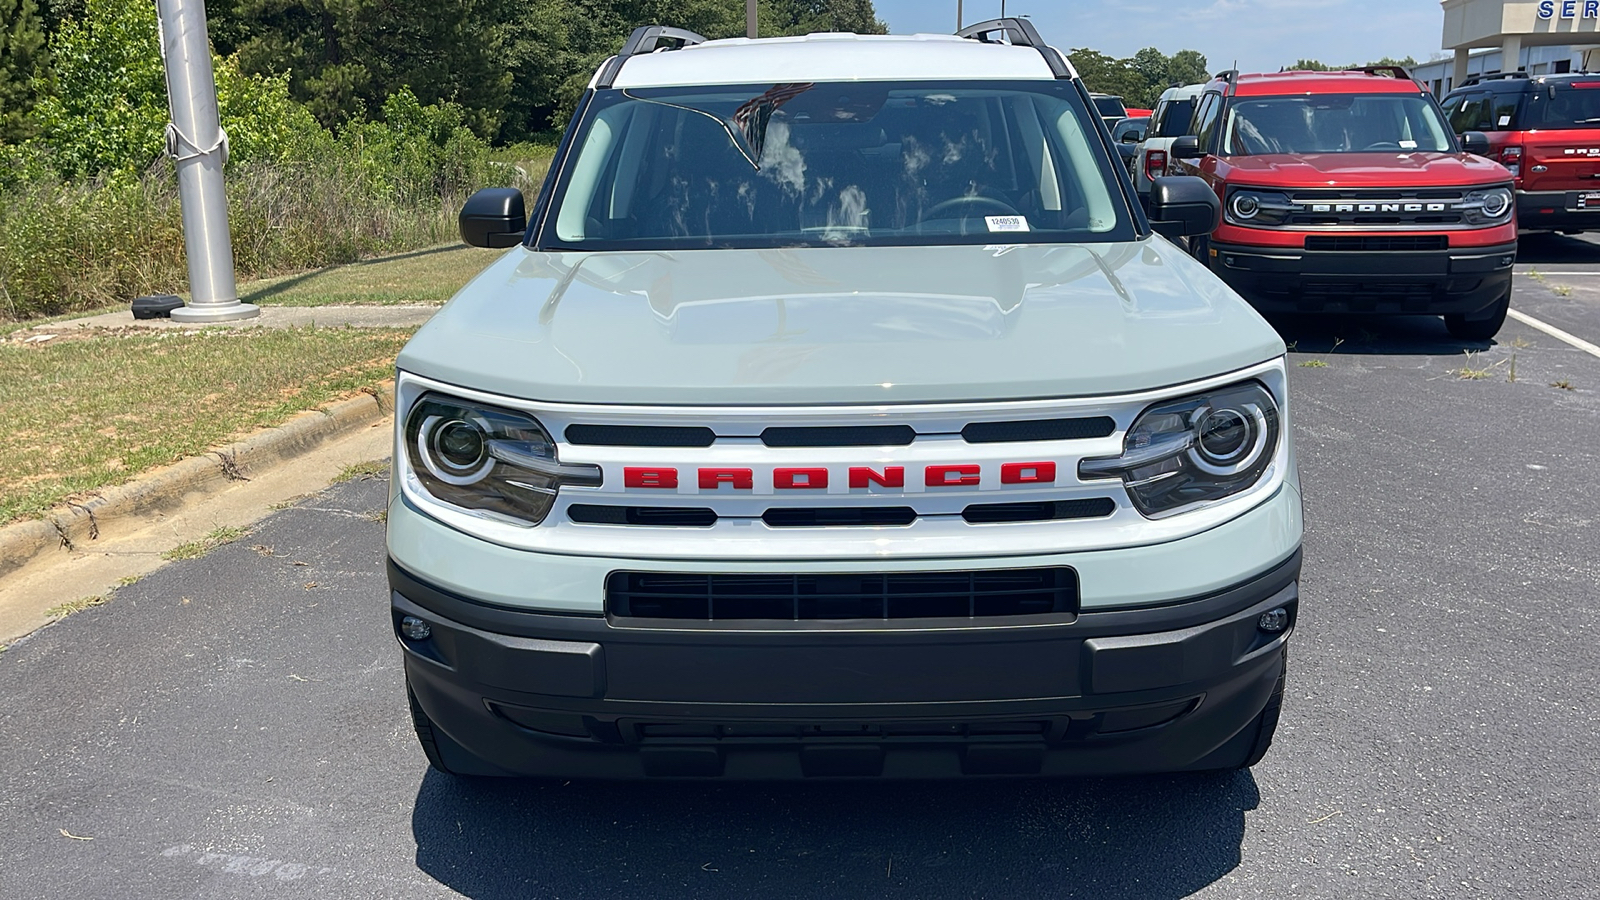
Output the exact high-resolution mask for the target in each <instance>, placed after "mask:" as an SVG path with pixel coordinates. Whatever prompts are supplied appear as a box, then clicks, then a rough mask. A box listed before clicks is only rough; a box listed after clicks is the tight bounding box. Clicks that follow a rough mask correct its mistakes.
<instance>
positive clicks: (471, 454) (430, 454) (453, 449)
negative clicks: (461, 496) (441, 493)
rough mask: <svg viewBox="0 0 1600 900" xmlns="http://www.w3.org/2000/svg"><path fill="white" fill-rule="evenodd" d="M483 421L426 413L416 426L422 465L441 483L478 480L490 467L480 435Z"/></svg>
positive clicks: (461, 483)
mask: <svg viewBox="0 0 1600 900" xmlns="http://www.w3.org/2000/svg"><path fill="white" fill-rule="evenodd" d="M484 430H485V423H479V422H469V421H467V420H466V419H457V418H447V417H445V416H428V417H426V418H424V419H423V420H422V427H421V428H419V429H417V449H418V450H419V451H421V452H420V453H419V454H418V456H419V457H420V458H421V460H422V464H423V465H424V466H425V467H426V468H427V470H428V471H429V472H430V473H431V474H432V475H433V477H435V478H437V479H439V480H440V481H443V482H444V483H445V484H454V485H468V484H473V483H475V482H478V481H480V480H482V479H483V477H484V476H485V475H487V474H489V470H490V469H492V468H494V460H493V459H491V458H490V457H489V452H488V447H487V444H485V437H484Z"/></svg>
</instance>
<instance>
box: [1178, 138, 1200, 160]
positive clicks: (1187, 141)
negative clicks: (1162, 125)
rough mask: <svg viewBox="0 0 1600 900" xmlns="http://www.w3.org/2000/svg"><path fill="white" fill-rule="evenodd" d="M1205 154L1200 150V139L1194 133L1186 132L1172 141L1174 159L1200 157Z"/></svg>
mask: <svg viewBox="0 0 1600 900" xmlns="http://www.w3.org/2000/svg"><path fill="white" fill-rule="evenodd" d="M1203 155H1204V154H1202V153H1201V152H1200V139H1199V138H1197V137H1195V136H1194V135H1192V134H1186V135H1184V136H1183V137H1181V138H1175V139H1173V141H1172V158H1173V159H1199V158H1200V157H1201V156H1203Z"/></svg>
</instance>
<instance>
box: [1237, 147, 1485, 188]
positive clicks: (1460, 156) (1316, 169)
mask: <svg viewBox="0 0 1600 900" xmlns="http://www.w3.org/2000/svg"><path fill="white" fill-rule="evenodd" d="M1228 165H1229V166H1230V167H1231V169H1232V171H1230V172H1229V173H1228V181H1229V183H1233V182H1235V181H1237V182H1238V183H1239V184H1248V185H1253V186H1256V187H1281V188H1301V189H1308V188H1315V187H1370V188H1402V187H1403V188H1416V187H1465V186H1469V185H1470V186H1477V185H1481V184H1492V183H1495V182H1500V181H1510V180H1511V173H1510V172H1508V171H1506V169H1505V167H1504V166H1502V165H1500V164H1499V163H1497V162H1494V161H1492V160H1487V159H1484V158H1483V157H1481V156H1473V155H1472V154H1470V153H1395V152H1393V151H1390V152H1387V153H1305V154H1298V153H1270V154H1263V155H1261V156H1236V157H1232V158H1230V159H1229V160H1228Z"/></svg>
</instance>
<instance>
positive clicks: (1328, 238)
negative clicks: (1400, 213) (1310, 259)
mask: <svg viewBox="0 0 1600 900" xmlns="http://www.w3.org/2000/svg"><path fill="white" fill-rule="evenodd" d="M1449 248H1450V238H1449V237H1448V236H1446V235H1442V234H1426V235H1414V234H1384V235H1354V234H1352V235H1342V234H1341V235H1312V236H1311V237H1308V238H1306V249H1307V250H1334V251H1341V252H1343V251H1351V252H1359V253H1383V252H1388V251H1401V250H1448V249H1449Z"/></svg>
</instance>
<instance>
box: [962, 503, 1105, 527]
mask: <svg viewBox="0 0 1600 900" xmlns="http://www.w3.org/2000/svg"><path fill="white" fill-rule="evenodd" d="M1116 511H1117V502H1116V501H1115V500H1112V499H1111V498H1110V497H1086V498H1084V499H1082V500H1057V501H1055V502H1053V503H1052V502H1043V503H974V504H973V505H971V506H969V507H967V508H966V509H964V510H962V511H961V517H962V518H963V519H966V520H967V521H968V522H970V523H971V524H973V525H980V524H982V525H987V524H992V523H995V522H1049V521H1051V520H1054V519H1098V518H1101V517H1103V516H1109V515H1111V514H1112V513H1114V512H1116Z"/></svg>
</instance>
